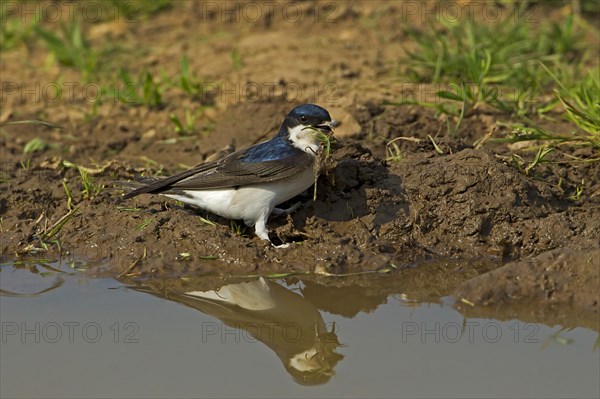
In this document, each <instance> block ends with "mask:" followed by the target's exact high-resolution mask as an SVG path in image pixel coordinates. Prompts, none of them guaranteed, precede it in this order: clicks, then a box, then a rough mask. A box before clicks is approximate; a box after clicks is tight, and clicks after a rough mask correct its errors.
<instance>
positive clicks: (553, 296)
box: [0, 2, 600, 320]
mask: <svg viewBox="0 0 600 399" xmlns="http://www.w3.org/2000/svg"><path fill="white" fill-rule="evenodd" d="M326 6H327V4H326V3H313V2H302V3H299V7H301V9H302V10H303V12H304V13H305V15H313V16H314V15H315V13H318V12H322V13H324V12H330V11H331V10H329V9H327V8H324V7H326ZM319 7H321V8H319ZM328 10H329V11H328ZM382 10H383V11H382ZM384 11H385V12H384ZM197 13H198V9H197V7H194V5H193V3H192V2H189V3H188V2H181V3H176V4H175V5H174V6H173V7H171V9H169V10H166V11H163V12H161V13H158V14H156V15H154V16H152V20H151V22H141V23H134V24H126V25H125V26H123V24H117V23H113V22H103V23H96V24H91V26H88V27H87V29H88V33H90V34H92V36H91V38H92V41H91V42H92V45H93V46H96V45H97V46H100V45H101V43H103V42H104V41H106V40H114V38H115V37H116V40H118V41H119V43H120V45H121V46H123V48H124V49H126V51H123V50H121V51H119V50H115V51H116V53H115V56H114V57H113V58H114V59H111V60H110V61H107V62H110V63H117V62H118V61H119V60H125V61H124V62H125V64H126V65H128V66H130V67H131V68H134V70H137V69H141V68H142V67H146V68H149V69H150V70H152V71H154V72H156V74H157V76H158V74H159V71H164V73H165V74H166V75H168V76H175V75H176V74H177V71H178V68H179V60H180V58H181V55H182V54H187V55H188V57H189V59H190V69H191V70H192V71H194V73H195V74H197V75H198V76H202V77H203V78H205V79H206V80H207V81H212V82H221V83H223V82H227V84H231V86H228V87H230V88H231V87H233V88H234V89H233V90H232V91H231V92H232V93H233V94H232V95H223V91H218V92H217V93H216V94H214V95H213V96H211V98H210V99H207V98H203V99H201V100H200V103H202V105H207V102H208V103H210V104H208V105H211V106H210V107H209V108H208V109H207V111H205V113H204V114H202V116H201V117H199V120H198V122H197V123H198V124H200V125H201V124H205V126H207V131H205V132H204V133H199V134H196V135H193V136H191V137H182V136H179V135H177V134H176V133H175V132H174V131H173V125H172V123H171V122H170V120H169V116H170V114H172V113H176V114H178V115H179V117H180V118H181V119H183V114H184V112H183V110H185V109H197V108H198V107H199V106H200V105H201V104H200V103H199V100H197V99H190V98H189V96H187V95H184V94H183V93H182V92H181V91H177V90H174V89H165V92H164V93H163V105H162V106H161V107H155V108H148V107H145V106H139V107H136V106H130V105H124V104H120V103H115V102H110V101H109V102H104V103H103V104H101V105H100V106H99V107H98V109H97V112H96V113H95V114H94V113H91V111H90V109H91V105H90V104H89V103H87V102H86V101H85V99H82V98H77V97H75V98H72V99H69V100H68V101H67V100H65V101H61V102H52V101H48V99H47V98H44V96H43V95H41V97H40V98H33V99H32V98H31V97H27V96H25V98H22V96H13V95H10V96H8V95H7V96H3V103H2V108H3V110H2V115H1V116H0V122H6V121H19V120H27V119H44V120H47V121H50V122H52V123H54V124H56V125H60V126H62V127H63V129H62V130H59V129H52V128H47V127H43V126H39V125H7V126H4V127H3V128H2V129H3V130H2V135H1V136H0V140H1V142H0V151H1V156H2V181H3V184H2V197H1V199H0V217H1V249H2V258H3V261H12V260H15V259H19V258H23V259H25V258H40V257H41V258H49V259H52V258H55V257H58V256H60V257H62V258H69V259H70V258H75V259H79V260H86V261H88V262H89V267H90V273H92V274H95V275H112V276H117V275H124V274H127V275H128V277H134V278H145V279H148V278H150V277H154V278H167V277H168V278H177V277H178V276H182V275H188V276H190V275H198V274H202V275H207V274H210V275H219V276H240V275H250V274H261V275H266V274H270V273H307V272H314V273H318V274H347V273H360V272H368V271H374V272H375V273H374V274H375V275H377V276H378V277H377V278H375V279H372V278H371V279H370V280H369V281H370V283H369V284H367V285H372V286H373V287H381V293H382V294H381V295H383V293H387V292H388V291H387V289H385V288H384V287H386V284H387V285H391V286H396V285H397V284H401V285H402V287H401V291H402V292H404V293H406V294H407V295H408V296H409V297H410V298H415V299H418V300H433V299H434V298H440V297H441V296H445V295H449V294H451V293H453V295H454V296H455V297H456V298H457V299H461V298H464V299H465V300H466V301H467V302H463V303H462V305H461V306H463V307H465V311H466V312H473V311H474V310H473V309H481V308H480V307H479V306H478V307H476V308H473V309H470V306H468V305H465V303H473V304H475V305H483V306H487V307H488V309H496V308H495V306H497V305H501V304H504V303H507V302H524V301H525V302H528V303H532V302H535V303H537V304H539V306H538V309H539V308H543V306H542V305H541V304H544V305H548V306H550V305H552V306H556V305H565V304H568V305H569V306H574V307H575V308H576V309H585V311H586V312H592V313H594V314H597V312H598V311H599V301H598V292H600V291H599V290H598V288H599V287H598V283H599V275H598V273H599V265H598V255H599V253H598V251H597V248H599V247H600V243H599V241H600V239H599V237H600V208H599V205H600V195H598V193H599V189H600V178H599V177H600V164H599V163H598V162H595V163H552V164H544V165H541V166H540V167H538V168H536V169H535V170H534V171H533V172H531V173H529V174H528V175H526V174H524V173H522V172H520V171H519V170H518V169H517V168H516V167H515V165H514V163H512V162H510V158H509V157H507V155H508V154H511V153H513V152H515V151H517V150H516V149H514V148H512V149H509V148H507V147H506V146H501V145H484V146H483V147H482V148H475V147H474V144H473V143H474V141H475V140H476V139H478V138H480V137H482V136H483V135H485V134H486V133H487V132H489V131H490V129H491V126H492V125H493V124H494V123H495V122H496V121H498V120H503V116H502V115H496V114H494V113H493V112H485V111H481V112H480V113H476V114H474V115H470V116H469V117H468V118H466V120H465V122H464V123H463V125H462V127H461V130H460V131H459V132H458V138H451V137H446V136H444V132H445V129H446V127H445V123H444V121H443V120H441V119H439V118H437V117H436V116H435V114H434V112H433V111H431V110H428V109H424V108H419V107H413V106H405V107H397V106H389V105H387V106H386V105H384V103H385V101H387V100H394V99H396V98H398V97H399V96H402V95H403V90H405V89H406V87H405V85H404V86H403V85H402V84H400V85H399V84H398V77H397V74H396V72H395V65H396V62H397V60H398V59H399V57H400V56H401V55H402V54H404V51H405V50H404V48H403V47H404V46H405V45H406V43H403V38H402V35H401V34H400V33H399V32H398V29H397V26H396V25H395V23H394V21H395V20H394V17H396V18H400V17H403V16H402V14H401V10H400V6H399V5H398V3H391V4H390V3H383V4H377V3H376V2H358V3H353V4H352V5H349V4H346V3H343V4H337V5H336V7H335V12H334V13H332V14H331V15H332V16H331V20H330V21H329V20H328V21H327V22H323V21H320V22H314V20H313V19H311V18H305V19H304V20H302V21H299V22H294V23H291V22H289V21H286V20H283V19H282V18H281V16H280V14H278V13H275V14H274V15H271V16H270V17H269V16H267V15H265V16H263V18H262V19H260V23H250V22H247V21H246V22H245V23H244V22H239V23H235V21H233V22H232V21H229V22H227V21H226V22H222V21H221V20H220V18H219V16H218V15H217V16H216V17H214V18H209V19H208V20H207V21H204V22H203V23H201V24H199V23H197V22H196V21H197V18H198V15H197ZM559 14H560V13H559ZM327 15H329V14H327ZM553 17H554V18H560V15H558V16H556V15H553ZM408 23H414V24H418V23H419V21H418V20H410V21H408ZM49 26H52V25H49ZM100 27H103V29H100ZM54 28H56V26H55V25H54ZM592 36H593V35H592ZM30 47H31V48H30ZM234 49H236V51H238V52H239V56H240V58H241V60H242V61H241V62H242V65H241V66H238V67H236V66H235V65H232V64H234V63H232V61H231V59H232V57H231V53H232V51H233V50H234ZM46 54H47V53H46V51H45V50H44V46H43V45H42V44H40V43H39V42H36V43H35V44H32V45H30V46H21V47H19V48H17V49H15V50H11V51H7V52H3V54H2V60H1V72H2V79H3V81H11V82H27V83H29V84H31V83H32V82H42V85H43V84H44V83H48V82H53V81H55V80H57V79H58V77H59V76H62V77H63V78H64V80H65V81H69V79H71V81H76V80H77V79H78V77H77V75H76V73H75V72H74V71H73V70H70V69H66V68H64V67H60V66H57V65H53V66H52V65H51V66H49V67H44V65H45V60H46ZM248 82H261V83H269V84H271V82H273V85H274V86H273V87H274V91H273V93H270V94H267V93H266V92H262V93H261V95H260V96H258V98H248V97H247V96H244V95H242V94H243V93H242V92H241V89H240V88H241V87H244V86H243V85H245V84H247V83H248ZM236 84H238V85H241V86H235V85H236ZM327 85H330V86H327ZM236 87H237V89H236ZM292 87H295V88H298V87H301V88H303V89H304V90H299V91H297V93H298V94H297V95H296V96H291V95H290V91H289V90H291V88H292ZM314 87H318V88H319V90H317V91H316V92H315V90H313V89H312V88H314ZM42 94H43V93H42ZM286 94H287V95H286ZM5 97H6V98H5ZM209 100H210V101H209ZM302 102H317V103H320V104H322V105H323V106H325V107H326V108H328V109H329V110H330V112H331V114H332V116H333V117H334V118H335V119H338V120H341V122H342V124H341V126H340V127H339V129H338V131H337V137H338V142H337V143H335V145H334V147H335V148H334V152H333V154H332V162H331V164H330V165H329V167H328V169H327V171H326V173H324V174H323V175H322V176H321V177H320V179H319V182H318V196H317V199H316V201H314V202H313V200H312V190H309V192H307V193H305V194H303V195H302V196H301V197H300V199H301V201H302V203H303V205H302V207H301V208H300V209H299V210H298V211H297V212H295V213H294V214H293V215H291V216H288V217H284V218H281V219H273V220H271V221H270V223H269V227H270V228H271V230H272V235H273V236H274V237H275V236H277V237H278V238H279V239H280V240H281V241H284V242H290V241H291V242H294V243H295V244H294V245H293V246H292V247H291V248H289V249H285V250H282V249H275V248H272V247H269V246H267V245H265V243H264V242H262V241H261V240H260V239H258V238H257V237H255V236H254V235H253V232H252V229H247V230H246V231H245V232H242V234H236V232H235V229H234V228H232V225H231V222H230V221H228V220H225V219H222V218H218V217H216V216H214V215H208V214H206V213H205V212H202V211H197V210H193V209H191V208H188V207H183V206H181V205H179V204H178V203H176V202H174V201H170V200H166V199H164V198H161V197H156V196H143V197H138V198H135V199H133V200H129V201H127V202H120V201H119V195H120V193H122V190H120V188H119V185H118V184H115V182H117V181H124V180H129V179H133V178H135V177H136V176H139V175H140V174H142V173H144V174H162V175H167V174H169V173H174V172H177V171H179V170H181V169H182V168H184V167H186V166H191V165H194V164H196V163H199V162H202V161H204V160H206V159H207V158H208V157H211V156H215V154H216V153H218V152H219V151H221V150H223V151H227V150H228V149H227V146H230V148H229V150H230V149H231V148H232V147H235V148H242V147H245V146H247V145H251V144H253V143H256V142H258V141H261V140H263V139H265V138H267V137H269V136H270V135H272V134H273V132H274V131H276V129H277V128H278V126H279V124H280V123H281V121H282V120H283V117H284V115H285V114H286V112H287V111H289V109H290V108H291V107H293V106H294V105H296V104H298V103H302ZM555 117H556V119H555V121H554V122H553V123H554V125H553V126H554V128H555V129H558V131H561V129H562V130H564V129H569V126H568V124H566V123H565V122H562V121H561V119H560V115H555ZM210 126H214V130H212V131H211V128H210ZM428 135H431V136H432V137H434V139H435V141H436V143H437V144H438V146H439V147H440V149H441V150H442V152H443V154H439V153H438V152H436V149H435V148H434V145H433V144H432V141H431V140H430V139H428ZM400 136H404V137H408V138H410V139H408V140H404V139H403V140H398V141H396V143H397V144H398V146H399V148H400V150H401V153H402V158H401V159H399V160H398V161H396V160H386V157H387V153H386V143H387V142H388V141H389V140H391V139H395V138H397V137H400ZM36 137H41V138H43V139H44V140H45V141H46V142H48V143H49V147H48V148H46V149H45V150H43V151H39V152H35V153H31V154H24V153H23V148H24V145H25V144H26V143H27V142H28V141H29V140H31V139H33V138H36ZM569 151H571V150H569ZM573 151H575V154H576V155H577V156H579V157H581V158H585V157H590V156H591V155H592V153H591V151H589V150H586V149H578V150H573ZM521 155H522V156H523V157H524V158H526V159H531V158H532V157H533V154H532V153H527V152H525V153H521ZM552 159H555V160H559V159H564V158H560V157H559V155H556V158H552ZM63 160H67V161H69V162H73V163H76V164H78V165H81V166H85V167H88V168H91V169H92V170H91V171H90V175H91V176H92V177H93V179H94V181H95V182H96V183H97V184H101V185H104V186H105V188H104V190H103V191H102V192H101V193H100V194H98V195H96V196H95V197H94V198H91V199H89V198H83V194H82V188H81V178H80V176H79V173H78V172H77V170H76V169H74V168H69V167H66V166H65V165H64V163H62V161H63ZM582 179H585V190H584V192H583V194H582V195H581V197H580V198H579V199H578V200H573V199H569V196H571V195H572V194H573V193H574V192H575V188H576V187H577V186H578V185H579V184H581V181H582ZM63 181H64V182H66V183H67V184H68V187H69V188H70V189H71V191H72V194H73V199H74V203H75V205H76V206H77V207H78V208H77V212H76V213H75V214H74V215H73V216H72V217H71V218H70V219H69V220H68V221H67V222H66V223H65V224H64V226H63V227H62V228H61V229H60V231H59V232H58V233H57V234H56V235H55V236H53V237H52V239H51V240H50V239H48V240H46V241H48V243H46V244H44V245H43V243H42V242H41V239H40V237H41V236H43V234H44V233H45V232H46V233H47V232H48V231H49V230H51V227H52V226H53V225H54V224H55V223H57V222H58V221H59V220H60V219H61V217H63V216H64V215H65V214H66V213H67V212H68V209H67V199H66V195H65V191H64V188H63ZM125 208H137V209H134V210H133V211H132V210H128V209H125ZM199 216H202V217H204V218H207V219H209V220H211V221H213V222H214V223H215V225H214V226H213V225H211V224H207V223H204V222H203V221H202V219H201V218H200V217H199ZM52 240H57V241H56V242H54V243H52V242H51V241H52ZM594 250H595V251H594ZM549 251H550V252H549ZM588 259H589V261H588ZM424 276H425V277H424ZM210 281H212V280H210ZM335 281H336V283H333V282H332V281H329V282H327V283H325V284H330V285H335V284H339V285H342V286H343V285H344V284H346V283H344V282H343V280H335ZM353 281H354V280H353ZM321 284H323V282H321ZM348 284H349V283H348ZM363 285H364V284H363ZM209 288H211V287H209ZM212 288H214V287H212ZM338 289H339V290H342V291H340V292H343V287H339V288H338ZM365 289H368V288H365ZM377 289H379V288H377ZM307 290H310V285H307ZM370 290H371V291H373V288H370ZM393 291H395V292H399V291H398V288H397V287H395V288H394V290H393ZM390 292H391V291H390ZM378 295H379V296H381V295H380V294H378ZM380 299H381V298H380ZM378 300H379V299H378ZM375 301H376V302H377V300H375ZM322 302H323V306H324V308H328V307H335V301H333V300H329V299H327V298H323V299H322ZM367 302H368V301H367ZM364 306H366V307H367V308H368V306H369V305H368V304H357V309H362V307H364ZM480 312H481V311H480ZM480 314H481V313H480ZM507 317H508V316H507ZM558 320H561V319H560V317H559V318H558Z"/></svg>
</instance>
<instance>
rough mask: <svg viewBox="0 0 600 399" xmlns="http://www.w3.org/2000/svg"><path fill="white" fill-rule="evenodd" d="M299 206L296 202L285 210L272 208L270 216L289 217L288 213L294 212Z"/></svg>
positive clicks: (299, 203)
mask: <svg viewBox="0 0 600 399" xmlns="http://www.w3.org/2000/svg"><path fill="white" fill-rule="evenodd" d="M300 205H302V203H301V202H300V201H298V202H296V203H295V204H294V205H292V206H290V207H289V208H287V209H281V208H274V209H273V211H272V212H271V214H272V215H273V216H275V217H278V216H282V215H289V214H290V213H292V212H294V211H295V210H296V209H298V208H300Z"/></svg>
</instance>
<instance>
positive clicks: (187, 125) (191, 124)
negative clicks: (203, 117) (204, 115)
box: [169, 109, 198, 136]
mask: <svg viewBox="0 0 600 399" xmlns="http://www.w3.org/2000/svg"><path fill="white" fill-rule="evenodd" d="M197 118H198V116H197V115H196V114H194V113H192V112H191V111H190V110H189V109H186V110H185V121H184V122H182V121H181V120H180V119H179V117H178V116H177V115H175V114H171V115H170V116H169V119H171V122H173V125H175V133H177V134H178V135H181V136H185V135H188V134H193V133H194V132H195V131H196V128H195V124H196V119H197Z"/></svg>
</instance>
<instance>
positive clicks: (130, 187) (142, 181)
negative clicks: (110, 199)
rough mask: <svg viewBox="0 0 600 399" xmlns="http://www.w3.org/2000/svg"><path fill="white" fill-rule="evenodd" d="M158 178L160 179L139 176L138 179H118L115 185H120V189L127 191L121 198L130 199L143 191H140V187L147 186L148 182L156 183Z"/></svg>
mask: <svg viewBox="0 0 600 399" xmlns="http://www.w3.org/2000/svg"><path fill="white" fill-rule="evenodd" d="M158 180H160V179H157V178H153V177H141V178H138V180H137V181H117V182H115V185H116V186H118V187H119V188H120V189H122V190H125V191H127V192H126V193H125V194H123V196H122V197H121V199H128V198H132V197H135V196H136V195H138V194H141V192H139V191H138V189H140V188H142V187H145V186H147V185H148V184H151V183H155V182H156V181H158Z"/></svg>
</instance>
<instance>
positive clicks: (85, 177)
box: [78, 168, 104, 199]
mask: <svg viewBox="0 0 600 399" xmlns="http://www.w3.org/2000/svg"><path fill="white" fill-rule="evenodd" d="M78 169H79V174H80V175H81V185H82V190H81V192H82V195H83V198H84V199H88V198H90V199H91V198H94V197H95V196H97V195H98V194H100V193H101V192H102V189H103V188H104V186H101V185H98V184H96V183H94V179H92V177H91V176H90V175H89V173H88V171H87V170H85V169H84V168H78Z"/></svg>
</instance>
